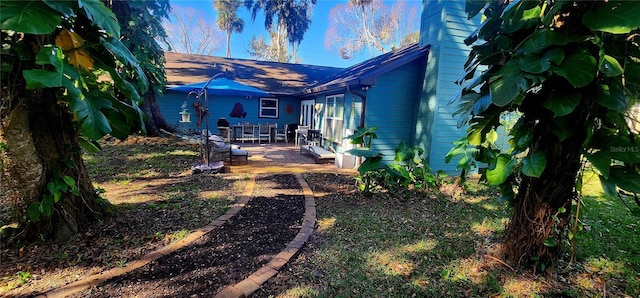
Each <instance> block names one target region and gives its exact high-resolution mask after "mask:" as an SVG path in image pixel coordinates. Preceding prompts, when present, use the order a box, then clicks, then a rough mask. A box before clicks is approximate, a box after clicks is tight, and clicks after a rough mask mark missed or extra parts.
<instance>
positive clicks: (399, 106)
mask: <svg viewBox="0 0 640 298" xmlns="http://www.w3.org/2000/svg"><path fill="white" fill-rule="evenodd" d="M464 8H465V2H464V1H450V0H424V1H423V11H422V16H421V32H420V42H419V43H418V44H413V45H410V46H407V47H404V48H400V49H397V50H394V51H392V52H389V53H385V54H383V55H380V56H378V57H375V58H372V59H369V60H367V61H364V62H361V63H359V64H356V65H353V66H351V67H348V68H345V69H340V68H331V67H322V66H313V65H298V64H286V63H274V62H261V61H252V60H241V59H229V58H221V57H208V56H195V55H185V54H175V53H167V54H166V58H167V67H166V69H167V79H168V82H169V84H171V85H180V84H186V83H192V82H197V81H206V80H207V79H208V78H209V77H210V76H212V75H214V74H215V73H218V72H220V71H223V70H224V69H227V70H228V71H229V72H232V73H235V74H236V76H235V78H234V79H235V80H237V81H239V82H242V83H245V84H247V85H251V86H254V87H257V88H260V89H263V90H265V91H267V92H269V93H271V94H272V95H274V98H275V99H277V103H276V106H277V109H278V112H277V117H274V118H264V117H261V116H260V115H261V112H260V111H261V109H262V107H261V105H260V101H259V100H258V99H253V98H250V99H243V98H235V99H214V100H213V101H214V103H215V104H216V106H215V111H213V110H212V111H211V115H210V117H211V118H210V119H212V120H214V122H215V119H217V118H219V117H221V116H226V117H227V118H228V114H229V113H230V112H229V111H231V110H232V109H233V107H234V106H235V105H236V104H237V103H240V104H242V106H243V107H244V111H245V112H246V116H245V118H242V119H237V120H242V121H250V122H265V121H272V122H277V123H278V124H279V125H284V124H285V123H299V124H302V125H309V126H311V127H312V128H315V129H319V130H320V131H321V132H322V135H323V142H322V143H323V144H322V145H323V147H325V148H327V149H332V150H334V151H335V152H336V153H337V157H336V165H338V166H340V167H354V166H357V165H356V164H355V161H354V159H353V157H351V156H349V155H348V154H345V152H346V151H347V150H349V149H351V145H350V144H349V143H348V141H346V140H344V137H346V136H348V135H350V134H352V133H353V132H354V131H355V130H356V129H357V128H358V127H361V126H364V127H372V126H376V127H378V131H377V134H378V139H376V140H375V142H374V143H373V146H374V149H376V150H378V151H380V152H382V153H383V154H384V155H385V158H384V160H385V161H387V162H389V161H391V160H392V159H393V157H394V153H395V148H396V147H397V146H398V144H400V142H404V143H405V144H406V145H408V146H420V147H422V148H425V152H426V154H427V156H428V158H429V163H430V166H431V167H432V169H434V170H443V171H445V172H447V173H450V174H454V173H456V169H455V163H452V164H447V163H445V161H444V157H445V155H446V154H447V152H448V151H449V150H450V149H451V146H452V142H453V141H455V140H458V139H459V138H460V137H462V136H464V135H465V132H466V130H465V129H464V128H462V129H459V128H457V119H455V118H453V117H452V114H453V112H454V110H455V107H454V106H450V105H449V104H448V103H449V101H450V100H451V99H452V98H453V97H454V96H455V95H456V94H458V92H459V90H460V88H461V87H460V86H458V85H456V84H455V81H456V80H457V79H459V78H460V76H461V75H462V74H463V65H464V63H465V61H466V60H467V57H468V54H469V51H470V48H469V47H467V46H466V45H465V44H464V42H463V40H464V39H465V38H466V37H467V36H469V34H471V33H472V32H473V31H474V30H475V29H476V28H477V27H478V25H479V21H478V20H471V21H470V20H467V18H466V13H465V11H464ZM183 101H184V94H173V93H172V92H167V94H165V96H164V99H160V100H159V103H160V105H161V110H162V112H163V114H164V116H165V117H166V118H167V119H168V120H169V121H170V122H171V121H176V122H177V119H178V117H179V115H178V112H179V109H180V105H181V104H182V103H183ZM217 103H220V106H218V105H217ZM243 119H246V120H243ZM235 120H236V119H235V118H234V119H230V121H231V122H232V123H233V122H234V121H235Z"/></svg>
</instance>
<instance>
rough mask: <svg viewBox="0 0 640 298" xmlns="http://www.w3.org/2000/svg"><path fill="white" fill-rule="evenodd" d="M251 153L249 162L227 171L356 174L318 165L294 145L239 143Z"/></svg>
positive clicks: (237, 162)
mask: <svg viewBox="0 0 640 298" xmlns="http://www.w3.org/2000/svg"><path fill="white" fill-rule="evenodd" d="M237 144H239V145H240V146H241V147H242V149H243V150H247V151H248V152H249V159H248V162H244V161H234V162H233V165H232V166H228V165H225V170H226V171H227V172H229V171H230V172H232V173H251V174H261V173H320V172H322V173H355V170H351V169H340V168H338V167H336V166H335V164H334V163H320V164H318V163H316V162H315V159H314V158H313V156H311V155H307V154H300V147H296V146H295V144H294V143H269V144H258V143H244V144H242V143H237Z"/></svg>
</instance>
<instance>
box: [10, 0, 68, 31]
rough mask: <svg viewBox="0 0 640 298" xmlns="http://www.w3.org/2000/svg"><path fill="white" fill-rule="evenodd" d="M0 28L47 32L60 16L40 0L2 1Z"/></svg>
mask: <svg viewBox="0 0 640 298" xmlns="http://www.w3.org/2000/svg"><path fill="white" fill-rule="evenodd" d="M0 11H1V12H2V13H0V28H1V29H2V30H13V31H17V32H22V33H28V34H49V33H51V32H53V30H54V29H55V28H56V27H58V25H60V23H61V22H62V18H60V15H58V14H57V13H56V12H55V11H54V10H53V9H51V8H50V7H49V6H48V5H46V4H45V3H43V2H42V1H2V3H0Z"/></svg>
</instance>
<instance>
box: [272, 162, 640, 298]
mask: <svg viewBox="0 0 640 298" xmlns="http://www.w3.org/2000/svg"><path fill="white" fill-rule="evenodd" d="M305 177H306V178H307V180H308V181H309V185H310V186H311V188H312V189H313V190H314V193H315V195H316V202H317V205H318V206H317V210H318V228H317V231H316V235H315V238H314V240H313V241H312V242H311V243H309V244H308V246H307V247H306V248H305V249H304V251H303V252H302V253H301V255H300V256H299V257H298V259H297V260H296V261H295V262H293V263H291V264H290V266H289V268H287V269H286V270H284V271H283V272H281V273H280V274H279V275H278V276H277V277H276V278H275V280H274V282H273V284H271V285H267V286H266V288H265V290H264V291H263V292H262V294H263V295H264V296H270V295H271V296H277V297H351V296H357V297H471V296H474V297H487V296H492V297H538V296H543V297H548V296H553V297H557V296H562V297H625V296H626V297H638V295H640V236H639V235H638V233H637V232H636V231H637V223H638V217H636V216H633V215H631V212H630V211H628V209H626V207H625V205H624V204H623V203H622V202H620V200H609V199H605V198H604V197H603V194H602V190H601V188H599V182H598V180H597V177H596V178H595V179H594V178H593V175H588V176H587V177H586V179H585V181H586V186H585V196H584V198H583V201H582V205H581V208H580V223H581V227H582V228H581V229H580V230H581V231H580V232H579V233H578V234H577V237H576V241H575V247H576V248H577V251H576V253H575V256H574V259H573V260H572V261H570V260H571V254H570V249H569V248H567V253H566V254H565V255H564V257H563V259H562V260H561V261H559V262H558V263H557V264H556V265H555V266H554V267H553V268H551V269H550V270H547V271H546V272H532V271H530V270H525V269H523V268H518V267H515V266H513V265H509V264H507V263H506V262H504V261H503V260H501V259H500V258H499V257H496V256H497V255H498V254H497V251H498V250H499V247H500V245H499V244H498V242H499V241H498V240H499V239H500V237H501V235H502V233H503V232H504V227H505V224H506V223H507V222H508V210H507V206H506V204H503V203H498V202H497V200H496V199H495V197H496V193H494V192H493V191H492V190H491V189H488V188H487V187H485V186H483V185H479V184H473V183H472V184H469V185H468V186H469V187H468V189H469V190H468V192H467V194H466V195H463V196H460V197H459V198H451V197H446V196H440V195H435V194H424V195H416V196H414V197H413V198H412V199H410V200H408V201H398V200H397V199H394V198H389V197H387V196H385V195H384V194H377V195H374V196H373V197H369V198H365V197H363V196H362V195H360V194H359V193H358V192H357V191H355V190H353V191H351V192H350V194H349V195H340V196H336V194H335V192H334V191H333V190H331V189H328V187H327V186H326V184H324V183H314V181H316V180H318V181H324V180H326V179H319V177H318V175H317V174H311V175H307V176H305ZM344 184H349V182H348V181H347V180H345V181H344ZM630 207H633V206H631V205H630ZM635 208H637V207H635ZM282 284H287V286H281V285H282ZM268 292H269V293H270V294H269V295H267V293H268ZM273 293H279V294H277V295H273Z"/></svg>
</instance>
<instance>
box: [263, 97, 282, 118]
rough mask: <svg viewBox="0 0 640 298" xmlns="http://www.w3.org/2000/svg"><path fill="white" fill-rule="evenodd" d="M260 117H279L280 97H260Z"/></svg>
mask: <svg viewBox="0 0 640 298" xmlns="http://www.w3.org/2000/svg"><path fill="white" fill-rule="evenodd" d="M258 115H259V117H260V118H278V99H277V98H260V111H259V113H258Z"/></svg>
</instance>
